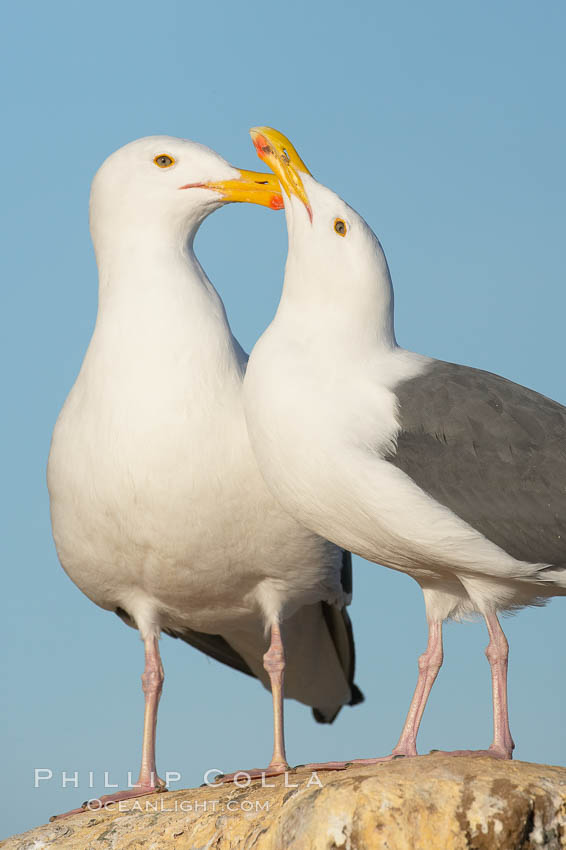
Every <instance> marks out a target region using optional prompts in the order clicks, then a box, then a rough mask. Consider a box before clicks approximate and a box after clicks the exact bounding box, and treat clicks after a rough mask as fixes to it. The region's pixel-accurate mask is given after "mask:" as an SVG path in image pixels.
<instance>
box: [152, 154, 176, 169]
mask: <svg viewBox="0 0 566 850" xmlns="http://www.w3.org/2000/svg"><path fill="white" fill-rule="evenodd" d="M153 161H154V163H155V164H156V165H157V167H158V168H171V166H172V165H175V160H174V159H173V157H172V156H168V155H167V154H166V153H160V154H159V156H156V157H154V160H153Z"/></svg>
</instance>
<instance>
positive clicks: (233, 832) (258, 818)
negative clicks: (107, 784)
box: [0, 753, 566, 850]
mask: <svg viewBox="0 0 566 850" xmlns="http://www.w3.org/2000/svg"><path fill="white" fill-rule="evenodd" d="M265 783H266V784H265V786H263V787H262V783H261V782H258V781H255V782H252V783H251V784H250V785H249V787H247V788H237V787H234V785H220V786H215V787H213V788H208V787H205V788H197V789H188V790H185V791H174V792H168V793H166V794H152V795H151V796H148V797H141V798H139V799H138V800H130V801H128V802H127V803H122V804H121V805H120V808H121V809H122V811H120V810H119V807H118V805H115V806H113V807H112V810H111V811H101V812H86V813H85V814H80V815H74V816H72V817H70V818H68V819H63V820H60V821H55V822H53V823H50V824H47V825H46V826H40V827H37V828H36V829H32V830H31V831H30V832H26V833H25V834H23V835H16V836H14V837H13V838H9V839H7V840H6V841H3V842H0V848H1V849H2V850H48V848H57V850H59V848H60V850H67V848H68V850H126V848H127V850H168V849H169V848H176V850H232V848H240V850H244V848H246V850H248V848H249V850H251V848H253V850H362V848H363V850H374V848H375V850H378V848H379V850H523V848H524V850H527V848H528V850H531V849H532V850H534V849H535V848H537V850H538V848H544V850H562V848H566V768H563V767H549V766H547V765H539V764H528V763H526V762H500V761H495V760H493V759H489V758H469V757H466V758H464V757H461V758H460V757H453V758H451V757H447V756H445V755H442V754H440V753H438V754H434V755H430V756H422V757H420V758H415V759H396V760H395V761H392V762H387V763H384V764H380V765H373V766H369V767H360V766H358V765H353V766H351V767H349V768H348V769H347V770H344V771H339V772H332V773H330V772H322V771H321V772H319V773H318V774H315V775H312V774H311V773H310V772H309V771H306V770H305V769H304V768H299V769H298V770H296V771H294V772H291V773H288V774H287V776H286V777H277V778H274V779H273V778H272V779H267V780H265ZM267 785H269V786H274V787H266V786H267Z"/></svg>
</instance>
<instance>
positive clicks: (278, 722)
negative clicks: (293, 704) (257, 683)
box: [218, 623, 289, 782]
mask: <svg viewBox="0 0 566 850" xmlns="http://www.w3.org/2000/svg"><path fill="white" fill-rule="evenodd" d="M263 667H264V669H265V670H266V671H267V672H268V673H269V680H270V682H271V693H272V696H273V755H272V757H271V761H270V762H269V765H268V766H267V767H266V768H264V769H263V770H261V769H259V768H253V769H252V770H244V771H237V772H236V773H229V774H226V775H224V776H219V777H218V782H232V781H233V780H234V777H235V776H237V775H238V773H242V774H245V776H242V779H244V778H246V779H247V777H248V776H249V777H250V778H251V779H261V777H262V776H277V775H279V774H281V773H285V771H286V770H289V765H288V764H287V756H286V755H285V733H284V723H283V676H284V674H285V650H284V648H283V641H282V640H281V629H280V627H279V624H278V623H276V624H275V625H273V626H272V627H271V643H270V646H269V649H268V650H267V652H266V653H265V655H264V656H263Z"/></svg>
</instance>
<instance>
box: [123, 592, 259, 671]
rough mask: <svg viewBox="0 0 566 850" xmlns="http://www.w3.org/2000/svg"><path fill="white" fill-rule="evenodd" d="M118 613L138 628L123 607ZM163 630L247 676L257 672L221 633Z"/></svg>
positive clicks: (128, 623) (186, 629)
mask: <svg viewBox="0 0 566 850" xmlns="http://www.w3.org/2000/svg"><path fill="white" fill-rule="evenodd" d="M116 614H117V615H118V616H119V617H120V619H121V620H123V621H124V623H126V624H127V625H128V626H131V627H132V628H134V629H135V628H136V624H135V622H134V620H133V619H132V617H130V615H129V614H128V612H127V611H125V610H124V609H123V608H116ZM163 632H164V633H165V634H166V635H169V637H173V638H180V639H181V640H182V641H184V642H185V643H188V644H189V645H190V646H194V647H195V649H200V651H201V652H204V654H205V655H209V656H210V657H211V658H214V659H215V661H220V662H221V663H222V664H226V665H227V666H228V667H233V668H234V670H239V671H240V673H245V674H246V675H247V676H253V677H254V678H255V673H253V672H252V670H250V668H249V666H248V665H247V664H246V662H245V661H244V659H243V658H242V656H241V655H240V653H239V652H236V650H235V649H234V648H233V647H232V646H230V644H229V643H228V641H227V640H225V639H224V638H223V637H222V636H221V635H209V634H206V633H204V632H196V631H195V630H194V629H189V628H185V629H163Z"/></svg>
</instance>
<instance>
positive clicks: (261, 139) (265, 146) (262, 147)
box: [253, 133, 273, 159]
mask: <svg viewBox="0 0 566 850" xmlns="http://www.w3.org/2000/svg"><path fill="white" fill-rule="evenodd" d="M253 142H254V147H255V149H256V152H257V155H258V156H259V158H260V159H264V158H265V154H267V153H272V152H273V151H272V148H271V145H270V144H269V142H268V141H267V139H266V138H265V136H262V135H261V133H260V134H259V135H257V136H256V137H255V139H254V140H253Z"/></svg>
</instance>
